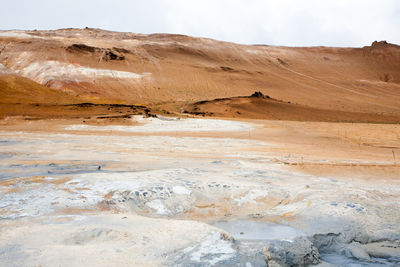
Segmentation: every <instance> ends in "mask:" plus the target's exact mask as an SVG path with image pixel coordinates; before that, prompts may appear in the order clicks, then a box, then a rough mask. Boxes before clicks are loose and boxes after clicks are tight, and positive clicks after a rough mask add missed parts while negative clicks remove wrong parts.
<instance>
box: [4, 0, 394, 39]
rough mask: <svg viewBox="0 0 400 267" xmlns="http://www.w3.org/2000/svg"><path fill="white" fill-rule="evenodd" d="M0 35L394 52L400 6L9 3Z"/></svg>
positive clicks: (221, 1)
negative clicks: (44, 33)
mask: <svg viewBox="0 0 400 267" xmlns="http://www.w3.org/2000/svg"><path fill="white" fill-rule="evenodd" d="M2 2H3V3H2V4H1V8H0V29H1V30H10V29H27V30H33V29H37V30H47V29H59V28H70V27H72V28H84V27H92V28H102V29H106V30H115V31H123V32H134V33H177V34H186V35H190V36H196V37H209V38H213V39H217V40H223V41H230V42H236V43H242V44H269V45H286V46H319V45H324V46H342V47H346V46H349V47H360V46H364V45H369V44H370V43H371V42H373V41H375V40H387V41H388V42H391V43H396V44H400V0H197V1H194V0H10V1H5V0H3V1H2Z"/></svg>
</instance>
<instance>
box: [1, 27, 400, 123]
mask: <svg viewBox="0 0 400 267" xmlns="http://www.w3.org/2000/svg"><path fill="white" fill-rule="evenodd" d="M0 63H1V64H2V65H4V66H5V67H4V68H0V72H2V73H3V75H6V76H8V75H15V74H16V75H18V76H19V77H24V78H27V79H30V80H32V81H35V82H36V83H39V84H41V85H43V86H45V87H49V88H51V89H53V90H54V91H62V92H63V94H64V95H66V94H67V95H69V96H68V97H67V98H69V97H73V98H74V99H85V102H87V101H86V100H87V99H90V102H99V103H105V102H107V103H126V104H137V103H141V104H151V105H157V106H158V107H161V108H170V107H173V108H171V109H178V108H179V107H178V106H181V105H185V104H188V103H192V102H196V101H201V100H211V99H215V98H230V97H236V96H243V95H250V94H251V93H252V92H254V90H259V91H261V92H263V93H264V94H266V95H270V96H271V97H273V98H275V99H279V100H281V101H283V102H288V101H289V102H291V103H297V104H299V105H300V106H305V107H309V108H315V109H317V110H321V109H322V110H340V111H343V112H358V113H360V112H361V113H372V114H382V113H384V114H391V115H400V104H399V103H400V47H399V46H397V45H392V44H388V43H386V42H374V43H373V44H372V45H371V46H366V47H363V48H333V47H275V46H265V45H240V44H234V43H228V42H220V41H216V40H211V39H206V38H192V37H188V36H183V35H168V34H151V35H143V34H133V33H117V32H109V31H104V30H99V29H88V28H86V29H63V30H57V31H0ZM0 67H1V65H0ZM10 73H14V74H10ZM21 79H22V78H21ZM21 81H22V80H21ZM7 88H12V87H7ZM1 90H2V92H3V95H13V94H14V92H12V90H11V89H4V86H3V85H2V88H1ZM6 90H11V91H7V92H6ZM41 92H43V93H44V95H46V94H47V93H45V92H44V91H41ZM49 92H50V91H49ZM51 92H52V93H51V94H53V93H54V92H53V91H51ZM40 94H41V93H40ZM8 98H9V97H8ZM14 99H15V100H13V101H15V102H21V101H22V100H19V99H18V97H17V96H15V97H14ZM23 99H24V100H23V101H28V102H29V101H32V102H35V101H36V100H35V99H36V98H35V97H32V100H29V99H30V96H26V97H23ZM63 99H64V98H63ZM7 101H8V100H7ZM60 101H61V100H60ZM62 101H64V100H62ZM235 101H239V100H237V99H236V100H235ZM243 101H244V100H243ZM257 101H258V100H257ZM0 102H1V101H0ZM56 102H57V101H56Z"/></svg>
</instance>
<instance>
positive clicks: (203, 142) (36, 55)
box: [0, 28, 400, 267]
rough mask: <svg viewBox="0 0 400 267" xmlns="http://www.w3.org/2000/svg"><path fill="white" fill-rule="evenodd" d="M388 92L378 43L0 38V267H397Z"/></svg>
mask: <svg viewBox="0 0 400 267" xmlns="http://www.w3.org/2000/svg"><path fill="white" fill-rule="evenodd" d="M399 89H400V47H399V46H397V45H394V44H388V43H386V42H385V41H381V42H373V43H372V44H371V45H368V46H365V47H362V48H334V47H274V46H266V45H240V44H234V43H227V42H220V41H216V40H211V39H206V38H194V37H189V36H182V35H170V34H151V35H143V34H133V33H117V32H110V31H104V30H99V29H90V28H86V29H62V30H57V31H0V266H7V267H8V266H82V265H87V266H246V267H249V266H267V264H268V266H308V265H318V266H332V265H333V266H398V265H400V210H399V203H400V184H399V183H400V124H399V123H400V104H399V103H400V90H399ZM254 92H256V93H255V94H254Z"/></svg>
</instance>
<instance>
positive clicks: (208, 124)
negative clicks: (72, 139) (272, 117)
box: [65, 116, 254, 133]
mask: <svg viewBox="0 0 400 267" xmlns="http://www.w3.org/2000/svg"><path fill="white" fill-rule="evenodd" d="M134 120H136V121H138V122H140V123H143V124H142V125H138V126H118V125H110V126H92V125H71V126H67V127H66V128H65V129H66V130H72V131H120V132H137V133H146V132H234V131H251V130H253V129H254V125H252V124H250V123H245V122H237V121H229V120H216V119H175V120H165V119H159V118H142V117H141V116H135V118H134Z"/></svg>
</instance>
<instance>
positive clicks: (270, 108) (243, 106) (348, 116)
mask: <svg viewBox="0 0 400 267" xmlns="http://www.w3.org/2000/svg"><path fill="white" fill-rule="evenodd" d="M255 94H256V93H255ZM259 94H260V95H256V96H254V95H252V96H242V97H231V98H220V99H215V100H210V101H199V102H195V103H191V104H188V105H185V106H184V107H183V108H184V111H183V112H184V113H189V114H193V115H201V116H215V117H228V118H245V119H264V120H265V119H266V120H288V121H326V122H369V123H400V116H394V115H387V114H386V115H384V114H376V113H362V112H348V111H339V110H328V109H320V108H312V107H307V106H304V105H299V104H293V103H291V102H283V101H280V100H277V99H271V98H269V97H268V96H263V95H262V94H261V93H259Z"/></svg>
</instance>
